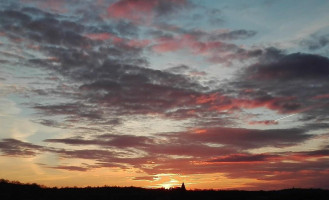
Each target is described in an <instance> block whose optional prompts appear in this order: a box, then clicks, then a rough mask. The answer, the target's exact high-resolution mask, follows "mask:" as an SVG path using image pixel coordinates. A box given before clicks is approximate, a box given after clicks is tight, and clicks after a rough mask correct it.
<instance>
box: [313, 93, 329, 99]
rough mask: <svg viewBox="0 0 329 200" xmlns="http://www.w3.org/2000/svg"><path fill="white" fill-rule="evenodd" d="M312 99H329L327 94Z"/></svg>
mask: <svg viewBox="0 0 329 200" xmlns="http://www.w3.org/2000/svg"><path fill="white" fill-rule="evenodd" d="M313 99H329V94H321V95H317V96H314V97H313Z"/></svg>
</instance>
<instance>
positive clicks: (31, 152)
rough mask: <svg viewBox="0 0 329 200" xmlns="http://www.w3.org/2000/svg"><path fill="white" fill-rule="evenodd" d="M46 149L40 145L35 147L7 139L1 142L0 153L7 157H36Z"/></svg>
mask: <svg viewBox="0 0 329 200" xmlns="http://www.w3.org/2000/svg"><path fill="white" fill-rule="evenodd" d="M45 150H46V149H45V148H44V147H42V146H39V145H34V144H31V143H28V142H22V141H20V140H16V139H11V138H6V139H2V140H1V141H0V151H1V152H2V154H3V155H5V156H20V157H25V156H27V157H29V156H35V155H37V154H39V153H41V152H43V151H45Z"/></svg>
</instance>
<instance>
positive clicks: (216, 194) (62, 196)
mask: <svg viewBox="0 0 329 200" xmlns="http://www.w3.org/2000/svg"><path fill="white" fill-rule="evenodd" d="M0 199H1V200H7V199H8V200H9V199H17V200H19V199H24V200H39V199H40V200H41V199H47V200H53V199H54V200H55V199H56V200H66V199H67V200H72V199H79V200H86V199H92V200H98V199H104V200H105V199H106V200H126V199H127V200H128V199H129V200H142V199H143V200H144V199H145V200H147V199H152V200H183V199H187V200H194V199H203V200H205V199H216V200H217V199H218V200H249V199H250V200H277V199H280V200H291V199H294V200H328V199H329V190H322V189H295V188H293V189H285V190H277V191H238V190H236V191H233V190H232V191H231V190H227V191H224V190H183V189H180V188H176V189H169V190H166V189H145V188H137V187H105V186H104V187H84V188H77V187H70V188H69V187H65V188H56V187H55V188H50V187H43V186H40V185H37V184H35V183H33V184H22V183H20V182H17V181H13V182H11V181H8V180H4V179H1V180H0Z"/></svg>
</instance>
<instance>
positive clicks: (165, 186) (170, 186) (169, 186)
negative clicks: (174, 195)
mask: <svg viewBox="0 0 329 200" xmlns="http://www.w3.org/2000/svg"><path fill="white" fill-rule="evenodd" d="M161 187H163V188H164V189H166V190H168V189H170V188H172V184H170V183H164V184H161Z"/></svg>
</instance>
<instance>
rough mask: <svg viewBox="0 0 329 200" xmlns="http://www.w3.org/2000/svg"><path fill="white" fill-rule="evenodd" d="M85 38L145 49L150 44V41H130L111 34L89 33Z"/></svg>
mask: <svg viewBox="0 0 329 200" xmlns="http://www.w3.org/2000/svg"><path fill="white" fill-rule="evenodd" d="M85 37H87V38H89V39H91V40H111V41H112V42H113V43H114V44H122V45H126V46H128V47H136V48H143V47H146V46H148V45H149V44H150V41H149V40H129V39H125V38H121V37H118V36H116V35H114V34H111V33H89V34H86V35H85Z"/></svg>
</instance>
